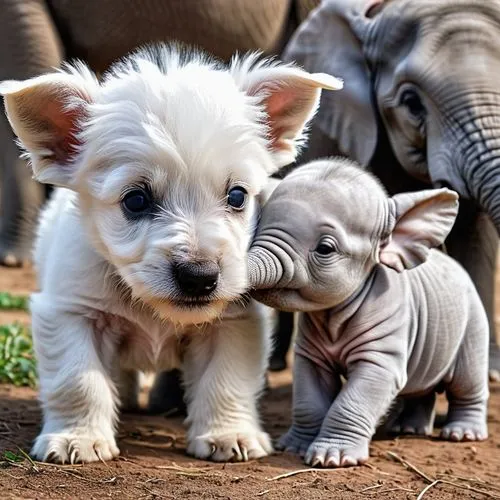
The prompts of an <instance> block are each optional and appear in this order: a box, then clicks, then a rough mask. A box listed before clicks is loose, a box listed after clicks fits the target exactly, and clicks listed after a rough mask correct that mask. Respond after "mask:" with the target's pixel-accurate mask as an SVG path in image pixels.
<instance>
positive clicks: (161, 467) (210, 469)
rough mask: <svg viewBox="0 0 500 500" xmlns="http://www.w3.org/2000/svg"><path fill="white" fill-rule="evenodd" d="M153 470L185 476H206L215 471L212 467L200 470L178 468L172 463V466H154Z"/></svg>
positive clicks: (195, 468)
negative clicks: (178, 473) (183, 474)
mask: <svg viewBox="0 0 500 500" xmlns="http://www.w3.org/2000/svg"><path fill="white" fill-rule="evenodd" d="M155 469H163V470H171V471H175V472H182V473H185V474H192V473H195V474H208V473H209V472H212V471H214V470H215V469H214V468H213V467H206V468H201V467H180V466H179V465H177V464H176V463H172V465H156V466H155Z"/></svg>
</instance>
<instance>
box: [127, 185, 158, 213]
mask: <svg viewBox="0 0 500 500" xmlns="http://www.w3.org/2000/svg"><path fill="white" fill-rule="evenodd" d="M122 206H123V208H124V210H125V212H126V213H127V214H129V215H132V216H134V217H137V216H140V215H144V214H146V213H148V212H149V211H150V210H151V196H150V195H149V193H147V192H146V190H145V189H142V188H137V189H133V190H132V191H129V192H128V193H126V194H125V196H124V197H123V199H122Z"/></svg>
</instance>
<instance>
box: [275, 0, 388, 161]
mask: <svg viewBox="0 0 500 500" xmlns="http://www.w3.org/2000/svg"><path fill="white" fill-rule="evenodd" d="M382 5H383V1H382V0H323V1H322V2H321V4H320V5H319V7H318V8H316V9H315V10H314V11H313V12H311V14H310V15H309V17H308V18H307V19H306V20H305V21H304V22H303V23H302V25H301V26H300V27H299V28H298V30H297V31H296V33H295V34H294V36H293V37H292V39H291V40H290V42H289V44H288V46H287V47H286V48H285V51H284V55H283V59H284V60H285V61H295V62H296V63H298V64H300V65H301V66H302V67H304V69H305V70H306V71H309V72H312V73H316V72H322V73H328V74H330V75H335V76H337V77H339V78H341V79H342V80H344V88H343V90H342V91H341V92H329V91H325V92H323V94H322V96H321V102H320V107H319V111H318V113H317V115H316V117H315V119H314V122H313V123H314V125H316V126H317V127H319V129H320V130H321V131H322V132H323V133H324V134H326V135H327V136H328V137H330V138H331V139H333V140H334V141H336V143H337V144H338V147H339V148H340V151H341V153H343V154H345V155H347V156H349V157H351V158H353V159H355V160H356V161H357V162H359V163H360V164H361V165H363V166H366V165H367V164H368V163H369V162H370V160H371V158H372V156H373V154H374V152H375V147H376V144H377V119H376V115H375V108H374V106H373V104H372V91H371V77H370V70H369V68H368V65H367V63H366V61H365V57H364V54H363V41H362V37H363V36H364V34H365V32H366V30H367V29H368V27H369V25H370V22H372V19H373V17H374V16H376V15H377V14H378V11H379V9H380V7H381V6H382Z"/></svg>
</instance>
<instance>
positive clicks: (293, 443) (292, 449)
mask: <svg viewBox="0 0 500 500" xmlns="http://www.w3.org/2000/svg"><path fill="white" fill-rule="evenodd" d="M313 441H314V436H311V435H310V434H305V433H303V432H301V431H300V430H299V429H297V428H296V427H294V426H292V427H290V429H288V431H287V433H286V434H284V435H283V436H281V438H280V439H279V441H278V444H277V445H276V448H277V449H278V450H282V451H287V452H289V453H296V454H298V455H300V456H301V457H303V456H304V455H305V454H306V452H307V449H308V448H309V446H310V444H311V443H312V442H313Z"/></svg>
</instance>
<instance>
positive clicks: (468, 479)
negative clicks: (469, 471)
mask: <svg viewBox="0 0 500 500" xmlns="http://www.w3.org/2000/svg"><path fill="white" fill-rule="evenodd" d="M436 476H437V477H443V478H444V477H447V478H451V479H457V480H458V481H466V482H469V483H474V484H481V485H483V486H487V487H488V488H491V489H493V490H498V491H500V487H499V486H495V485H494V484H491V483H489V482H488V481H484V480H483V479H481V478H479V477H477V476H476V477H463V476H452V475H449V474H436Z"/></svg>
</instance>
